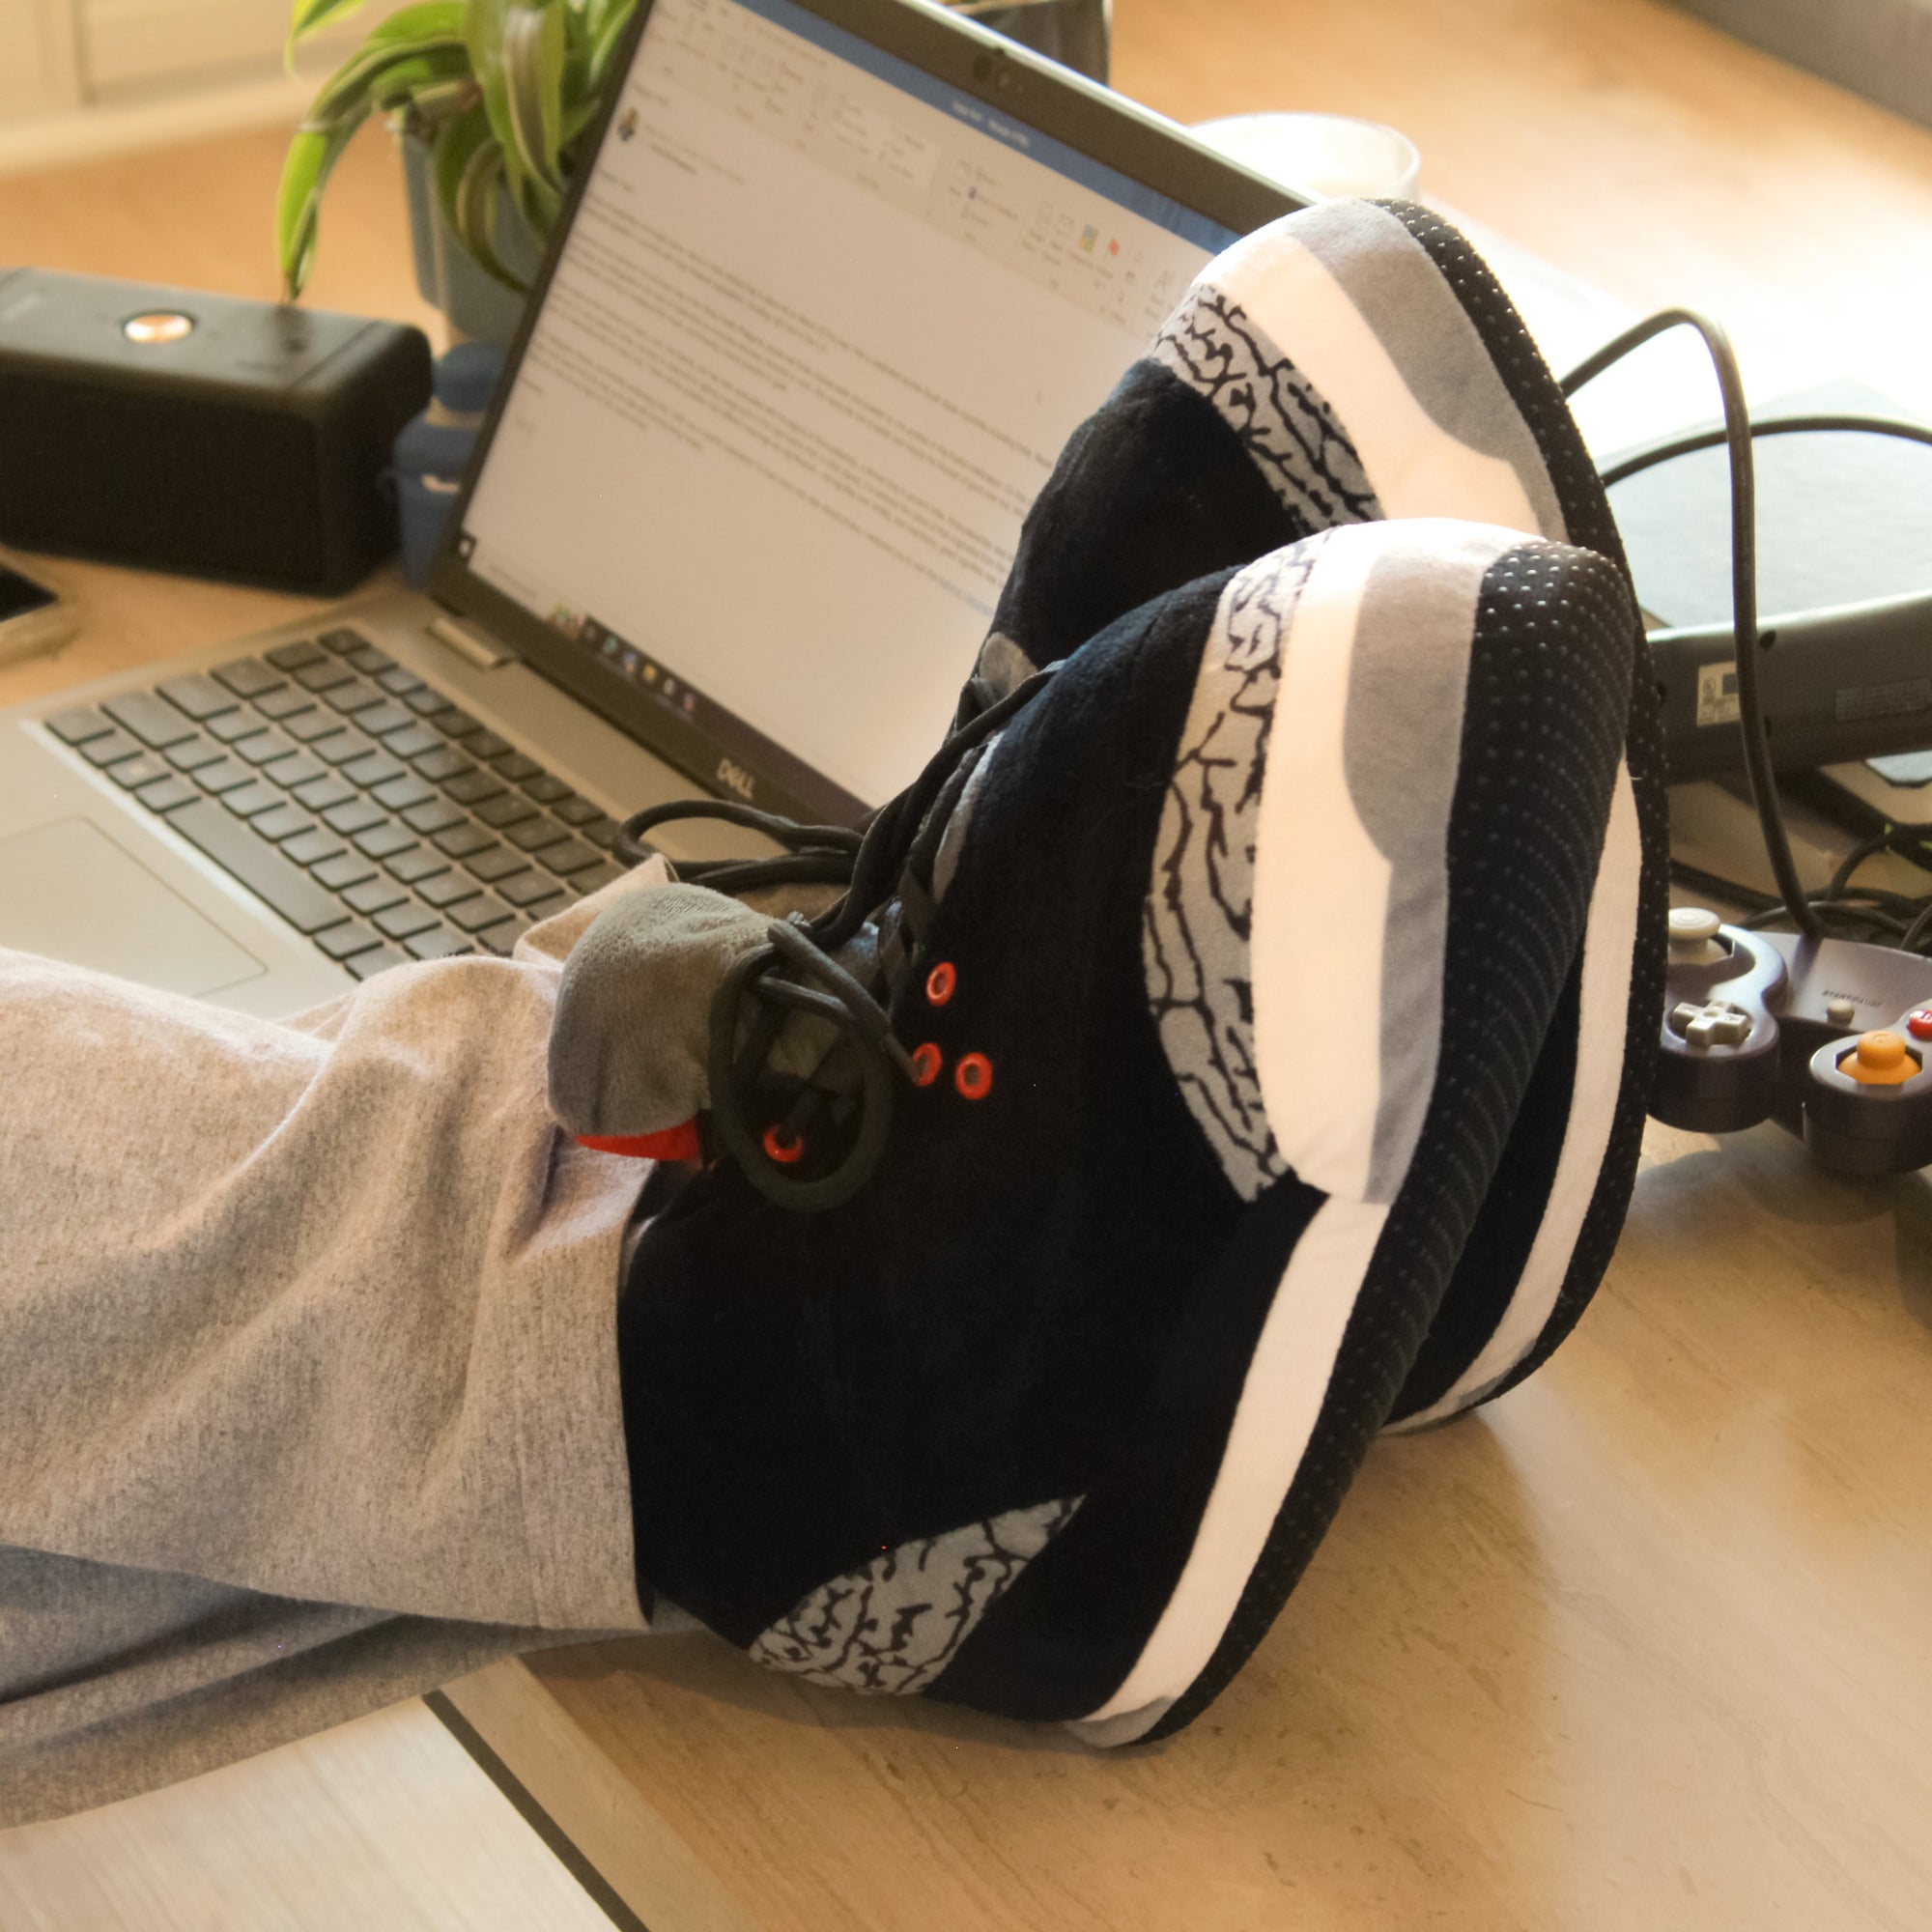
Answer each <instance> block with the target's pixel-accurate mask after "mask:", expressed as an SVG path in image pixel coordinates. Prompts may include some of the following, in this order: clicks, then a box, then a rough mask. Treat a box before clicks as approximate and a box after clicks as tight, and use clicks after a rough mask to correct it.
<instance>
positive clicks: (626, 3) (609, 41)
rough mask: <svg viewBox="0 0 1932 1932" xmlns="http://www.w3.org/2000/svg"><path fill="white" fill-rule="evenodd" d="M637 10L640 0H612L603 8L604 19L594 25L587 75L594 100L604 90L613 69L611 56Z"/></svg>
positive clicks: (590, 92)
mask: <svg viewBox="0 0 1932 1932" xmlns="http://www.w3.org/2000/svg"><path fill="white" fill-rule="evenodd" d="M594 4H595V0H593V5H594ZM637 11H638V0H611V4H610V5H609V6H608V7H606V8H605V9H604V10H603V17H602V19H601V20H599V21H597V22H596V23H595V24H594V26H593V29H592V33H591V36H590V71H589V73H588V74H587V75H586V76H585V78H586V82H587V86H588V91H589V94H590V97H591V99H592V100H593V101H594V100H596V99H597V98H598V97H599V96H600V95H602V93H603V92H604V80H605V76H606V75H607V74H608V73H609V72H610V70H611V56H612V55H614V54H615V53H616V51H617V43H618V42H620V41H621V40H622V39H623V38H624V29H625V28H626V27H628V26H629V25H630V24H631V15H632V14H635V13H636V12H637Z"/></svg>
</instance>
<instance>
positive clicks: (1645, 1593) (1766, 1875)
mask: <svg viewBox="0 0 1932 1932" xmlns="http://www.w3.org/2000/svg"><path fill="white" fill-rule="evenodd" d="M1929 1328H1932V1185H1928V1182H1927V1180H1926V1179H1925V1177H1923V1176H1918V1177H1914V1178H1913V1179H1910V1180H1906V1181H1900V1182H1893V1183H1886V1182H1848V1181H1838V1180H1833V1179H1830V1178H1828V1177H1825V1176H1823V1175H1821V1174H1820V1173H1819V1172H1818V1171H1817V1170H1816V1169H1815V1168H1814V1167H1813V1166H1812V1165H1811V1164H1810V1162H1809V1161H1808V1159H1807V1158H1806V1156H1805V1155H1804V1151H1803V1150H1802V1149H1801V1148H1800V1147H1799V1146H1798V1145H1797V1144H1796V1143H1795V1142H1793V1141H1791V1140H1789V1139H1788V1138H1786V1137H1785V1136H1783V1135H1782V1134H1780V1133H1778V1132H1777V1131H1776V1129H1772V1128H1763V1129H1759V1130H1757V1131H1756V1132H1754V1133H1751V1134H1747V1135H1744V1136H1740V1137H1734V1138H1732V1139H1729V1140H1727V1141H1725V1142H1724V1143H1722V1144H1721V1145H1719V1144H1717V1143H1714V1142H1711V1141H1709V1140H1705V1139H1702V1138H1699V1137H1693V1136H1688V1135H1679V1134H1674V1133H1671V1132H1669V1131H1667V1130H1664V1129H1661V1128H1654V1129H1653V1131H1652V1135H1651V1140H1650V1146H1649V1156H1648V1166H1647V1171H1646V1172H1645V1174H1644V1175H1643V1177H1642V1179H1641V1180H1640V1182H1639V1187H1638V1194H1637V1203H1636V1208H1635V1211H1634V1215H1633V1218H1632V1222H1631V1225H1630V1229H1629V1232H1628V1233H1627V1235H1626V1237H1625V1240H1624V1243H1623V1247H1622V1249H1621V1251H1620V1253H1619V1255H1618V1258H1617V1261H1616V1264H1615V1266H1614V1267H1613V1269H1612V1272H1611V1276H1610V1279H1609V1282H1608V1284H1607V1286H1606V1287H1605V1291H1604V1293H1603V1294H1602V1295H1601V1296H1600V1297H1599V1299H1598V1302H1597V1303H1596V1305H1595V1306H1594V1308H1593V1309H1592V1311H1591V1313H1590V1314H1589V1315H1588V1316H1587V1317H1586V1319H1585V1321H1583V1323H1582V1325H1581V1327H1580V1328H1579V1330H1578V1332H1577V1335H1576V1336H1575V1337H1574V1338H1573V1339H1572V1341H1571V1342H1570V1343H1569V1344H1568V1346H1567V1347H1566V1348H1565V1349H1564V1350H1563V1351H1562V1352H1561V1353H1560V1354H1558V1355H1557V1357H1556V1358H1555V1359H1554V1360H1553V1361H1552V1363H1551V1364H1550V1365H1549V1367H1548V1368H1547V1369H1546V1370H1545V1371H1544V1373H1543V1374H1542V1375H1541V1376H1540V1377H1538V1378H1535V1379H1534V1380H1532V1381H1531V1382H1529V1383H1527V1384H1525V1385H1524V1386H1523V1387H1522V1388H1521V1389H1520V1390H1518V1391H1517V1392H1515V1393H1514V1394H1512V1395H1511V1396H1509V1397H1508V1398H1506V1399H1505V1400H1504V1401H1503V1402H1501V1403H1499V1404H1498V1405H1496V1406H1494V1407H1493V1408H1492V1409H1490V1410H1486V1411H1484V1412H1482V1413H1481V1414H1480V1415H1478V1416H1477V1417H1475V1418H1473V1419H1469V1420H1466V1421H1463V1422H1460V1423H1457V1424H1455V1425H1452V1426H1450V1427H1449V1428H1446V1429H1443V1430H1440V1431H1437V1432H1435V1433H1433V1434H1429V1435H1420V1436H1416V1437H1411V1438H1395V1439H1390V1440H1385V1441H1383V1442H1381V1443H1378V1445H1377V1446H1376V1448H1375V1449H1374V1450H1373V1451H1372V1453H1371V1455H1370V1458H1369V1462H1368V1464H1367V1466H1366V1468H1365V1469H1364V1471H1363V1474H1362V1476H1361V1477H1360V1479H1359V1480H1358V1482H1357V1484H1356V1486H1355V1488H1354V1490H1353V1491H1352V1492H1350V1496H1349V1498H1348V1500H1347V1502H1346V1503H1345V1504H1344V1507H1343V1510H1342V1513H1341V1517H1340V1519H1339V1520H1338V1522H1337V1524H1336V1526H1335V1528H1334V1529H1333V1531H1332V1532H1331V1533H1330V1535H1329V1537H1328V1540H1327V1541H1326V1542H1325V1543H1324V1545H1323V1546H1322V1548H1321V1551H1320V1552H1319V1554H1318V1555H1317V1557H1316V1559H1315V1562H1314V1565H1313V1567H1312V1568H1311V1570H1310V1571H1309V1573H1308V1576H1307V1577H1306V1578H1305V1580H1304V1581H1303V1583H1302V1585H1301V1587H1300V1588H1299V1590H1298V1591H1297V1592H1296V1593H1295V1595H1294V1597H1293V1599H1292V1600H1291V1601H1290V1603H1289V1605H1288V1607H1287V1609H1286V1611H1285V1612H1284V1614H1283V1616H1282V1618H1281V1620H1280V1622H1279V1623H1278V1624H1277V1626H1276V1627H1275V1630H1274V1631H1273V1633H1272V1634H1270V1635H1269V1637H1268V1638H1267V1639H1266V1641H1265V1642H1264V1644H1263V1646H1262V1648H1261V1650H1260V1652H1259V1653H1258V1655H1257V1656H1256V1658H1255V1660H1254V1662H1252V1663H1251V1664H1250V1666H1249V1667H1248V1669H1247V1671H1246V1672H1245V1673H1244V1674H1243V1675H1242V1676H1241V1677H1240V1678H1239V1679H1238V1680H1237V1681H1236V1684H1235V1686H1234V1687H1233V1689H1231V1690H1229V1691H1228V1692H1227V1693H1226V1694H1225V1695H1224V1696H1223V1697H1222V1699H1221V1700H1220V1701H1219V1702H1218V1703H1217V1704H1216V1705H1214V1706H1213V1707H1212V1708H1211V1709H1210V1710H1209V1711H1208V1714H1207V1716H1206V1717H1205V1718H1204V1719H1201V1720H1200V1721H1199V1722H1198V1723H1197V1724H1196V1725H1195V1726H1194V1727H1193V1728H1192V1729H1191V1730H1189V1731H1187V1732H1185V1733H1183V1734H1182V1735H1181V1736H1179V1738H1176V1739H1174V1740H1172V1741H1171V1742H1169V1743H1168V1744H1166V1745H1164V1746H1160V1747H1151V1748H1147V1749H1140V1750H1135V1751H1132V1752H1129V1753H1126V1754H1123V1755H1120V1756H1114V1757H1098V1756H1095V1755H1094V1754H1092V1753H1090V1752H1088V1751H1086V1750H1085V1749H1083V1748H1081V1747H1076V1746H1074V1745H1071V1744H1066V1743H1062V1742H1061V1741H1060V1740H1058V1739H1057V1738H1056V1737H1054V1736H1053V1735H1052V1734H1051V1733H1044V1732H1041V1733H1031V1732H1027V1731H1023V1730H1020V1729H1018V1728H1016V1727H1009V1726H1004V1725H1000V1724H997V1723H994V1722H991V1721H987V1720H980V1719H975V1718H972V1717H969V1716H966V1715H963V1714H958V1713H949V1712H946V1711H944V1710H942V1709H937V1708H919V1707H903V1706H897V1705H889V1704H885V1703H883V1702H874V1703H863V1702H860V1701H858V1700H856V1699H852V1698H849V1697H841V1696H839V1695H838V1694H837V1693H833V1692H826V1691H817V1690H811V1689H810V1688H808V1687H803V1686H800V1685H797V1684H795V1683H792V1682H789V1681H787V1680H781V1679H775V1678H771V1677H761V1676H758V1675H756V1674H754V1673H753V1671H751V1670H750V1669H749V1668H748V1667H747V1666H746V1665H745V1664H744V1663H743V1662H741V1661H740V1660H739V1659H738V1658H737V1657H736V1656H735V1655H734V1654H732V1653H730V1652H729V1651H728V1650H727V1649H726V1648H725V1646H724V1645H722V1644H719V1643H716V1642H713V1641H711V1640H709V1639H707V1638H702V1637H677V1638H662V1639H656V1640H653V1641H644V1642H638V1643H632V1644H625V1645H612V1646H609V1647H606V1648H603V1649H598V1650H584V1651H577V1652H568V1653H561V1654H558V1655H555V1656H553V1657H550V1658H546V1659H543V1660H540V1661H536V1662H532V1663H531V1664H528V1665H526V1664H510V1665H503V1666H499V1667H498V1669H497V1671H496V1672H494V1673H489V1674H488V1679H489V1683H490V1693H489V1696H488V1697H487V1698H485V1699H481V1700H477V1701H479V1702H481V1703H482V1704H483V1706H484V1708H486V1709H487V1708H489V1707H490V1706H492V1705H494V1706H495V1708H496V1709H497V1710H498V1711H502V1712H508V1713H515V1712H516V1711H517V1710H518V1709H519V1707H520V1705H522V1704H525V1703H531V1704H534V1706H535V1707H536V1708H537V1709H538V1710H540V1711H541V1712H542V1714H543V1716H542V1721H543V1722H544V1724H545V1725H547V1726H548V1735H547V1736H546V1738H545V1739H544V1741H543V1743H542V1745H541V1746H540V1747H536V1748H533V1749H529V1750H526V1753H525V1760H524V1762H525V1765H526V1768H525V1769H524V1770H523V1775H524V1776H526V1777H527V1778H529V1779H531V1781H532V1782H533V1784H535V1785H536V1786H538V1787H539V1788H540V1789H541V1788H542V1786H543V1785H544V1782H545V1780H546V1779H549V1780H551V1784H552V1788H551V1790H550V1792H549V1796H548V1798H547V1801H546V1802H548V1803H549V1804H551V1805H552V1808H553V1809H554V1812H555V1814H556V1815H557V1816H558V1817H559V1819H560V1820H561V1821H562V1822H563V1823H564V1825H565V1828H566V1829H567V1830H572V1831H574V1832H575V1831H581V1830H583V1829H585V1828H584V1827H583V1826H582V1824H581V1823H579V1822H578V1821H579V1820H581V1819H582V1818H584V1817H586V1816H594V1815H596V1812H597V1808H598V1805H599V1804H609V1803H610V1802H611V1796H612V1794H622V1793H624V1792H626V1791H628V1790H632V1789H635V1790H636V1791H637V1792H638V1793H639V1801H640V1804H642V1805H647V1806H648V1815H649V1818H650V1825H649V1831H650V1833H651V1834H652V1841H653V1842H654V1843H656V1844H659V1845H661V1846H668V1847H670V1848H673V1849H674V1850H675V1852H676V1855H677V1856H678V1857H679V1858H680V1859H682V1860H683V1861H687V1862H695V1863H696V1865H697V1866H699V1867H700V1868H702V1869H704V1870H706V1871H708V1872H709V1873H710V1874H711V1875H712V1881H713V1887H714V1890H715V1894H716V1895H715V1897H714V1898H713V1899H712V1900H710V1901H709V1902H708V1908H709V1909H708V1913H706V1914H693V1915H692V1916H690V1917H689V1918H685V1919H675V1918H668V1917H653V1915H652V1909H651V1908H652V1904H653V1902H654V1901H653V1900H652V1897H651V1894H650V1892H649V1890H648V1889H645V1890H644V1891H643V1893H642V1895H641V1896H639V1897H634V1898H633V1900H632V1902H633V1903H634V1904H636V1905H637V1906H638V1908H639V1911H641V1912H642V1913H643V1914H644V1916H645V1917H646V1918H650V1920H651V1922H652V1923H653V1924H662V1925H663V1926H664V1927H665V1932H672V1928H674V1927H676V1926H678V1925H680V1924H685V1923H688V1924H690V1925H692V1926H694V1927H704V1926H709V1925H711V1924H713V1923H718V1924H725V1925H735V1924H737V1923H738V1922H740V1921H742V1920H749V1921H750V1922H751V1923H753V1924H755V1925H757V1926H759V1927H761V1928H764V1932H834V1928H838V1932H846V1929H847V1928H860V1927H863V1928H867V1932H871V1928H877V1932H896V1928H899V1927H903V1926H907V1925H912V1924H919V1925H922V1926H927V1927H936V1928H937V1927H944V1928H949V1929H950V1928H960V1932H965V1929H966V1928H972V1932H980V1928H986V1932H1022V1928H1025V1932H1040V1928H1047V1927H1052V1928H1057V1932H1058V1929H1062V1928H1064V1929H1065V1932H1071V1928H1085V1927H1093V1928H1094V1932H1100V1928H1107V1932H1170V1928H1172V1927H1174V1926H1177V1925H1185V1926H1187V1927H1188V1928H1189V1932H1255V1928H1264V1927H1265V1928H1276V1927H1279V1928H1282V1932H1287V1928H1290V1927H1293V1928H1308V1927H1338V1928H1340V1927H1346V1928H1354V1927H1361V1926H1402V1927H1405V1928H1407V1927H1423V1926H1430V1927H1437V1926H1440V1927H1457V1928H1469V1932H1478V1928H1480V1932H1500V1928H1505V1927H1508V1928H1518V1927H1520V1928H1522V1932H1547V1929H1548V1928H1551V1927H1561V1928H1566V1932H1628V1928H1630V1927H1633V1926H1643V1927H1646V1928H1661V1927H1684V1928H1698V1932H1703V1928H1710V1927H1719V1926H1722V1927H1732V1926H1736V1927H1740V1928H1742V1927H1747V1926H1748V1927H1758V1928H1773V1927H1776V1928H1790V1932H1819V1928H1837V1927H1861V1928H1862V1927H1874V1928H1876V1927H1883V1928H1888V1932H1918V1928H1922V1926H1923V1925H1924V1923H1925V1922H1926V1908H1927V1903H1928V1901H1932V1834H1928V1833H1927V1832H1926V1830H1925V1823H1924V1821H1925V1819H1926V1817H1927V1816H1928V1815H1932V1657H1929V1656H1928V1650H1929V1649H1932V1643H1929V1642H1928V1639H1932V1609H1928V1605H1932V1539H1928V1536H1927V1533H1926V1529H1927V1520H1928V1504H1927V1497H1928V1496H1932V1403H1929V1402H1928V1400H1927V1395H1928V1383H1932V1340H1928V1329H1929ZM454 1694H455V1696H456V1699H457V1701H458V1703H459V1704H460V1705H462V1706H463V1708H465V1709H466V1710H469V1709H470V1708H471V1700H472V1696H473V1693H471V1694H469V1695H467V1694H466V1687H463V1686H459V1687H457V1689H456V1691H455V1693H454ZM559 1715H560V1716H561V1717H562V1719H565V1720H566V1722H565V1723H564V1724H563V1725H562V1726H559V1725H558V1723H557V1721H556V1720H557V1718H558V1716H559ZM478 1721H479V1727H480V1728H484V1729H485V1730H486V1734H487V1733H488V1731H489V1729H490V1725H489V1722H488V1720H487V1719H478ZM499 1721H501V1720H499ZM507 1721H509V1722H510V1723H511V1724H513V1725H514V1724H520V1723H522V1722H524V1721H525V1720H523V1719H516V1718H511V1719H508V1720H507ZM499 1748H500V1746H499ZM512 1761H513V1762H517V1761H518V1760H517V1758H516V1757H514V1756H513V1757H512ZM591 1794H597V1796H596V1797H595V1798H593V1797H592V1796H591ZM615 1803H616V1804H617V1806H618V1807H620V1808H619V1815H620V1816H621V1815H622V1813H621V1807H622V1806H623V1805H624V1804H625V1801H624V1799H623V1798H622V1797H621V1795H619V1796H617V1797H616V1798H615ZM611 1827H612V1828H613V1829H614V1828H615V1827H616V1819H615V1818H612V1819H611ZM592 1856H593V1858H594V1857H595V1856H596V1854H595V1853H594V1852H593V1853H592ZM619 1889H623V1888H622V1886H621V1885H620V1887H619ZM627 1895H629V1894H627Z"/></svg>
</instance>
